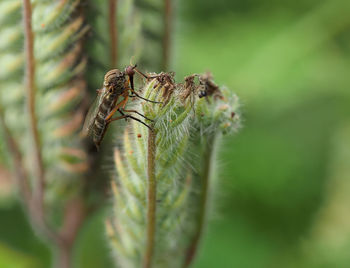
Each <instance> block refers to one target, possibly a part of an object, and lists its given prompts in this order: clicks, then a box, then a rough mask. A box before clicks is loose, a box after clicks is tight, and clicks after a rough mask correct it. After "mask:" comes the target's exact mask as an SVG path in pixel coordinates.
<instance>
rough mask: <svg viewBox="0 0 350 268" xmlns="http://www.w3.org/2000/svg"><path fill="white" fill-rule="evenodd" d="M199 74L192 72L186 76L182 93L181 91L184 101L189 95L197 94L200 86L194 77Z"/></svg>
mask: <svg viewBox="0 0 350 268" xmlns="http://www.w3.org/2000/svg"><path fill="white" fill-rule="evenodd" d="M197 76H198V75H197V74H192V75H189V76H186V77H185V83H184V84H183V85H182V93H181V100H182V101H183V102H185V101H186V99H187V98H188V97H189V96H195V95H196V93H197V91H198V87H199V86H197V85H196V83H195V81H194V79H195V78H196V77H197ZM191 101H194V100H193V99H192V98H191Z"/></svg>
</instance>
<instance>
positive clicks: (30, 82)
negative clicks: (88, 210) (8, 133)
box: [23, 0, 45, 216]
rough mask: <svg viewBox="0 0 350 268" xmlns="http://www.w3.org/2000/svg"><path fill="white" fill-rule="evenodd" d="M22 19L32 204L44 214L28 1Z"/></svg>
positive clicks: (25, 3) (32, 40) (32, 42)
mask: <svg viewBox="0 0 350 268" xmlns="http://www.w3.org/2000/svg"><path fill="white" fill-rule="evenodd" d="M23 19H24V46H25V57H26V66H25V83H26V96H27V98H26V99H27V106H28V112H29V122H30V123H29V124H30V127H29V129H30V132H31V135H32V138H33V150H34V157H33V160H34V169H35V173H36V177H37V181H36V186H35V187H34V194H33V198H34V202H35V203H36V205H35V207H36V209H37V211H36V212H37V213H39V214H41V216H43V214H44V211H43V210H44V207H43V206H44V200H43V199H44V185H45V175H44V165H43V160H42V155H41V151H40V148H41V147H40V140H39V139H40V138H39V132H38V127H37V118H36V114H35V93H36V90H35V59H34V36H33V30H32V6H31V3H30V0H23Z"/></svg>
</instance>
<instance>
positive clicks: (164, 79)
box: [152, 72, 176, 106]
mask: <svg viewBox="0 0 350 268" xmlns="http://www.w3.org/2000/svg"><path fill="white" fill-rule="evenodd" d="M174 76H175V73H174V72H169V73H163V72H162V73H160V74H158V75H156V76H152V78H156V79H157V83H156V84H155V86H154V87H157V86H160V87H162V88H163V95H162V98H163V106H165V105H167V103H168V102H169V100H170V97H171V96H172V94H173V93H174V92H175V89H176V84H175V79H174Z"/></svg>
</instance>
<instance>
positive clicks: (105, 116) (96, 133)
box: [82, 65, 159, 149]
mask: <svg viewBox="0 0 350 268" xmlns="http://www.w3.org/2000/svg"><path fill="white" fill-rule="evenodd" d="M135 69H136V65H134V66H128V67H126V68H125V70H124V71H120V70H118V69H112V70H110V71H108V72H107V73H106V75H105V77H104V81H103V88H102V89H99V90H97V92H98V95H97V97H96V99H95V101H94V103H93V105H92V106H91V108H90V110H89V112H88V114H87V116H86V118H85V122H84V126H83V131H82V133H83V135H84V136H86V135H90V136H91V137H92V139H93V142H94V143H95V145H96V148H97V149H99V147H100V144H101V142H102V140H103V137H104V135H105V133H106V130H107V128H108V125H109V124H110V123H111V122H112V121H116V120H120V119H123V118H125V119H128V118H130V119H133V120H136V121H138V122H140V123H141V124H143V125H145V126H146V127H148V128H150V126H149V125H147V124H146V123H144V122H143V121H141V120H140V119H138V118H136V117H134V116H132V115H130V114H126V113H136V114H138V115H140V116H142V117H143V118H145V119H146V120H149V121H153V120H151V119H149V118H147V117H146V116H144V115H143V114H141V113H139V112H138V111H136V110H126V109H125V106H126V104H127V102H128V99H129V97H138V98H140V99H143V100H146V101H149V102H153V103H159V102H155V101H151V100H147V99H145V98H143V97H141V96H140V95H139V94H137V92H135V90H134V80H133V76H134V74H135ZM136 71H137V72H139V71H138V70H137V69H136ZM139 73H140V74H142V73H141V72H139ZM142 75H143V74H142ZM144 76H145V77H146V75H144ZM130 92H131V95H129V94H130ZM118 100H120V102H118ZM117 111H118V112H119V113H120V114H121V116H117V117H114V118H112V117H113V115H114V114H115V113H116V112H117Z"/></svg>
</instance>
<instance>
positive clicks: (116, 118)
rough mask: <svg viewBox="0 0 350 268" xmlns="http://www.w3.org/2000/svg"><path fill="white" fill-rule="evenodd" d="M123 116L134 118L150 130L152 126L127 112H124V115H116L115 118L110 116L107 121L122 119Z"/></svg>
mask: <svg viewBox="0 0 350 268" xmlns="http://www.w3.org/2000/svg"><path fill="white" fill-rule="evenodd" d="M123 118H131V119H134V120H136V121H137V122H139V123H141V124H143V125H144V126H146V127H148V128H149V129H150V130H152V128H151V127H150V126H149V125H147V124H146V123H144V122H142V121H141V120H140V119H138V118H136V117H133V116H132V115H129V114H125V115H122V116H118V117H115V118H112V119H110V120H109V121H108V123H110V122H112V121H116V120H120V119H123Z"/></svg>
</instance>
